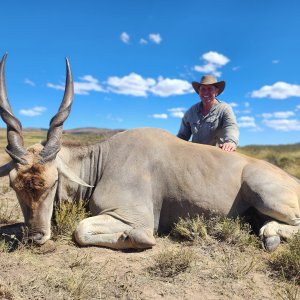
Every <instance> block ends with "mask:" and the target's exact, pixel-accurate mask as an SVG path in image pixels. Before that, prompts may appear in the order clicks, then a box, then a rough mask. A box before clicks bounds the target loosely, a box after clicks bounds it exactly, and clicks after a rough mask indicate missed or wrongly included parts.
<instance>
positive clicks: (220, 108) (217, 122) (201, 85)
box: [177, 75, 239, 152]
mask: <svg viewBox="0 0 300 300" xmlns="http://www.w3.org/2000/svg"><path fill="white" fill-rule="evenodd" d="M192 86H193V88H194V90H195V92H196V93H197V94H198V95H199V97H200V102H198V103H196V104H194V105H193V106H192V107H191V108H190V109H188V110H187V111H186V113H185V114H184V116H183V118H182V122H181V126H180V129H179V132H178V134H177V136H178V137H179V138H181V139H184V140H186V141H188V140H189V139H190V137H191V135H192V142H193V143H200V144H207V145H215V146H219V147H220V148H221V149H222V150H225V151H229V152H231V151H235V150H236V147H237V144H238V137H239V129H238V126H237V123H236V120H235V116H234V113H233V111H232V109H231V107H230V106H229V105H228V104H226V103H224V102H221V101H219V100H218V99H217V98H216V97H217V96H219V95H220V94H221V93H222V92H223V90H224V88H225V81H219V82H218V81H217V79H216V78H215V77H214V76H212V75H205V76H203V77H202V78H201V80H200V82H196V81H194V82H192Z"/></svg>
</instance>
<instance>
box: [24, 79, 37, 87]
mask: <svg viewBox="0 0 300 300" xmlns="http://www.w3.org/2000/svg"><path fill="white" fill-rule="evenodd" d="M24 83H26V84H28V85H31V86H35V83H34V82H33V81H31V80H30V79H28V78H25V79H24Z"/></svg>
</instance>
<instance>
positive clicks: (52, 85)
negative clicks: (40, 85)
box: [47, 82, 65, 91]
mask: <svg viewBox="0 0 300 300" xmlns="http://www.w3.org/2000/svg"><path fill="white" fill-rule="evenodd" d="M47 87H49V88H52V89H55V90H61V91H64V90H65V86H64V84H53V83H51V82H48V83H47Z"/></svg>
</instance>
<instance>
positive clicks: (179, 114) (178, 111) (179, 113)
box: [168, 107, 186, 119]
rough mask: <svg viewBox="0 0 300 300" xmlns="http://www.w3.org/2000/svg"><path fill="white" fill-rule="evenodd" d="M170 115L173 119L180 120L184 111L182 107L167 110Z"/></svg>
mask: <svg viewBox="0 0 300 300" xmlns="http://www.w3.org/2000/svg"><path fill="white" fill-rule="evenodd" d="M168 111H169V112H170V115H171V116H172V117H174V118H180V119H181V118H182V117H183V115H184V112H185V111H186V109H185V108H184V107H174V108H169V109H168Z"/></svg>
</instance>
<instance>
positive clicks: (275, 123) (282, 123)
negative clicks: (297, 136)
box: [263, 119, 300, 131]
mask: <svg viewBox="0 0 300 300" xmlns="http://www.w3.org/2000/svg"><path fill="white" fill-rule="evenodd" d="M263 123H264V124H265V125H266V126H268V127H270V128H273V129H275V130H278V131H300V122H299V121H298V120H296V119H292V120H290V119H272V120H269V119H266V120H263Z"/></svg>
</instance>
